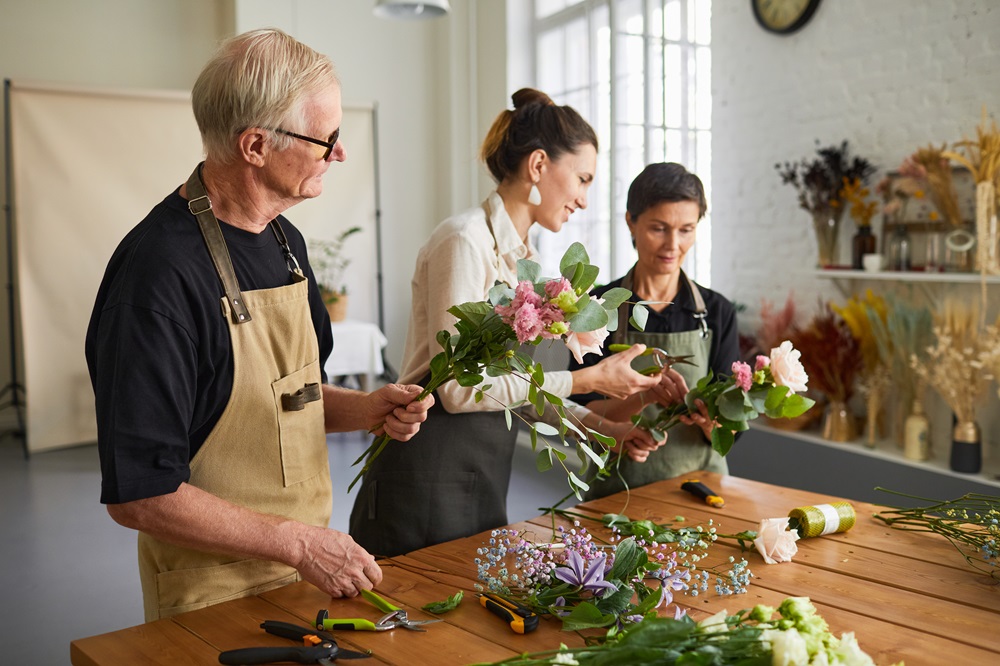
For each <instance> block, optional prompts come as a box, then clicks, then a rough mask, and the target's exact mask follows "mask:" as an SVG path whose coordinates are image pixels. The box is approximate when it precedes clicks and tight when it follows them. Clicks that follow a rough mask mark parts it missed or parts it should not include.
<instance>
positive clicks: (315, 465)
mask: <svg viewBox="0 0 1000 666" xmlns="http://www.w3.org/2000/svg"><path fill="white" fill-rule="evenodd" d="M317 376H319V362H318V361H314V362H313V363H310V364H309V365H307V366H306V367H304V368H302V369H301V370H297V371H295V372H293V373H292V374H290V375H287V376H285V377H282V378H281V379H279V380H278V381H276V382H273V383H272V384H271V388H272V390H273V392H274V401H275V405H276V406H277V413H278V441H279V444H280V447H281V470H282V474H283V475H284V482H285V487H286V488H287V487H288V486H293V485H295V484H296V483H301V482H302V481H307V480H309V479H311V478H312V477H314V476H316V475H317V474H329V471H328V470H329V462H328V458H327V450H326V430H325V427H324V423H323V399H322V397H320V399H319V400H310V401H308V402H305V401H296V402H298V404H297V405H296V406H297V407H299V408H298V409H286V408H285V407H286V406H288V405H289V402H290V401H289V398H287V397H286V396H297V395H302V394H303V392H309V391H310V389H309V388H308V387H309V385H310V384H313V383H315V381H316V377H317Z"/></svg>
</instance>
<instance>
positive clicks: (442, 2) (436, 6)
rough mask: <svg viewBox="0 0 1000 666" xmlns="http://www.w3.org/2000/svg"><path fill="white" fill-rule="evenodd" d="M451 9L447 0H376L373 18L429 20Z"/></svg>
mask: <svg viewBox="0 0 1000 666" xmlns="http://www.w3.org/2000/svg"><path fill="white" fill-rule="evenodd" d="M450 9H451V6H449V5H448V0H423V1H422V2H421V1H418V0H376V2H375V16H378V17H380V18H388V19H431V18H437V17H439V16H444V15H445V14H447V13H448V11H449V10H450Z"/></svg>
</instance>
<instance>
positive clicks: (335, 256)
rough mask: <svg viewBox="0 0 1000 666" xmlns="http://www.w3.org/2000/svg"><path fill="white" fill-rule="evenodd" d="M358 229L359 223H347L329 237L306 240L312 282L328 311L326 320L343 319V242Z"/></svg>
mask: <svg viewBox="0 0 1000 666" xmlns="http://www.w3.org/2000/svg"><path fill="white" fill-rule="evenodd" d="M360 231H361V227H351V228H350V229H347V230H345V231H343V232H341V233H340V234H339V235H338V236H337V237H336V238H334V239H333V240H318V239H311V240H310V241H309V263H310V265H311V266H312V269H313V274H314V275H315V276H316V286H317V287H318V288H319V293H320V294H321V295H322V296H323V302H324V303H326V309H327V311H328V312H329V313H330V321H343V320H344V318H345V317H346V316H347V285H345V284H344V271H345V270H347V266H348V265H349V264H350V263H351V260H350V258H349V256H348V255H347V254H346V253H345V252H344V243H345V242H346V241H347V239H348V238H350V237H351V236H353V235H354V234H356V233H359V232H360Z"/></svg>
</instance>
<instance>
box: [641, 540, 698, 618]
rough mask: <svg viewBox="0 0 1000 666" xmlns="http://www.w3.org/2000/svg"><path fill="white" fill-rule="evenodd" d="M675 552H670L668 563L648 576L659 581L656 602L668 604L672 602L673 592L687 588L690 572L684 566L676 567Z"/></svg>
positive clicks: (659, 604)
mask: <svg viewBox="0 0 1000 666" xmlns="http://www.w3.org/2000/svg"><path fill="white" fill-rule="evenodd" d="M676 565H677V554H676V553H671V554H670V565H669V566H665V567H663V568H662V569H657V570H656V571H654V572H652V573H651V574H650V576H652V577H653V578H656V579H657V580H659V581H660V601H659V602H658V603H657V604H656V607H657V608H659V607H660V606H661V605H664V604H665V605H667V606H669V605H670V604H672V603H673V602H674V592H680V591H681V590H687V589H688V588H689V587H690V586H689V585H688V581H690V580H691V572H690V571H688V570H687V569H684V568H677V566H676Z"/></svg>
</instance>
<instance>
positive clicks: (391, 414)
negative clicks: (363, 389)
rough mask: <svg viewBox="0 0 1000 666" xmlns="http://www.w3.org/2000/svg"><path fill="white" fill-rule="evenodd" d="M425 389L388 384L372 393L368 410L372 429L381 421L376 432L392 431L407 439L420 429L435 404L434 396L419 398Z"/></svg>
mask: <svg viewBox="0 0 1000 666" xmlns="http://www.w3.org/2000/svg"><path fill="white" fill-rule="evenodd" d="M421 391H423V389H422V388H421V387H419V386H416V385H414V384H386V385H385V386H383V387H381V388H380V389H378V390H377V391H372V392H371V393H369V394H368V399H367V401H366V402H367V404H366V412H367V413H368V424H369V426H368V427H369V428H372V427H375V426H376V425H378V424H379V423H381V424H383V425H382V427H381V428H379V429H378V430H375V431H374V433H375V434H376V435H381V434H382V433H386V434H388V435H389V436H390V437H392V438H393V439H395V440H396V441H398V442H405V441H406V440H408V439H410V438H411V437H413V436H414V435H416V434H417V431H419V430H420V424H421V423H423V422H424V421H426V420H427V410H429V409H430V408H431V406H433V405H434V396H433V395H428V396H427V397H426V398H424V399H423V400H420V401H418V400H417V399H416V398H417V396H418V395H420V392H421Z"/></svg>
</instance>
